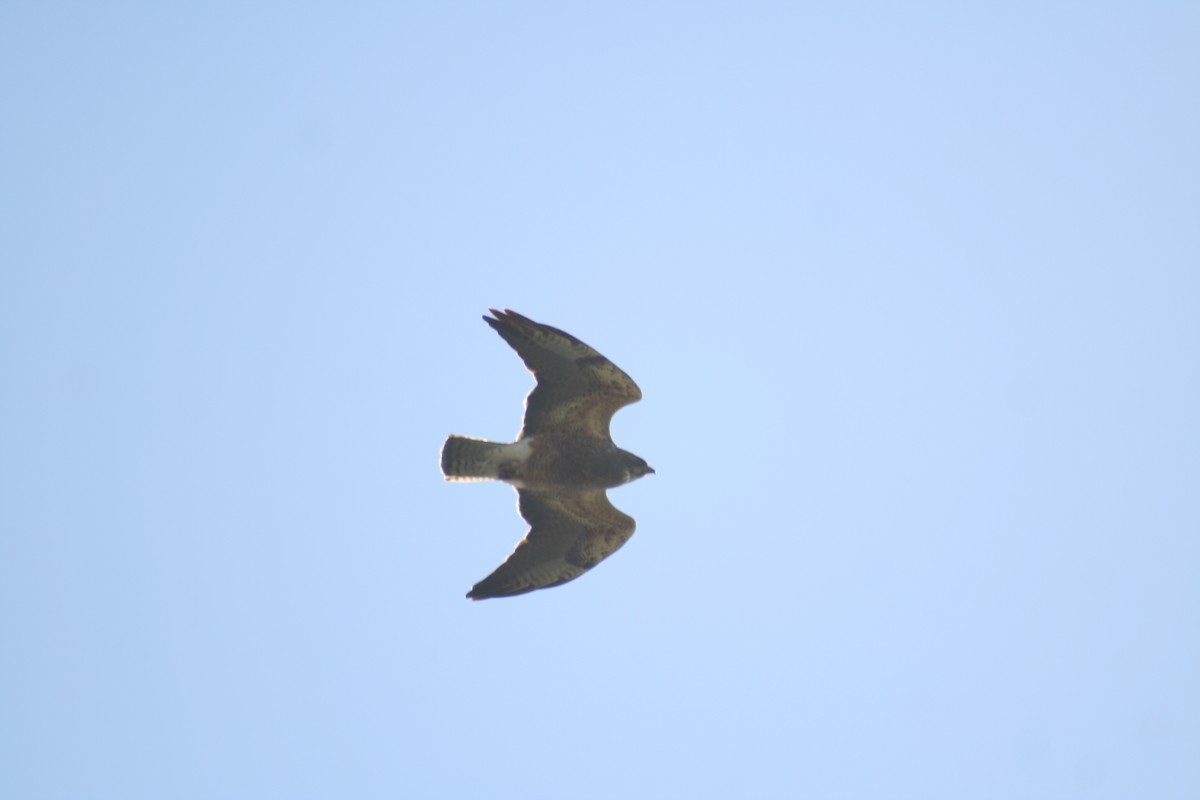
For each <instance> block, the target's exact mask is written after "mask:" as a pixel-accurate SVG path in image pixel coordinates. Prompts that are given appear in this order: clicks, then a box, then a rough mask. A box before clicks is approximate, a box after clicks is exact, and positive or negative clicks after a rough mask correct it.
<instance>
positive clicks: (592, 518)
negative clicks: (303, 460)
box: [442, 309, 654, 600]
mask: <svg viewBox="0 0 1200 800" xmlns="http://www.w3.org/2000/svg"><path fill="white" fill-rule="evenodd" d="M492 314H493V315H494V317H495V318H494V319H493V318H492V317H484V320H485V321H487V323H488V324H489V325H491V326H492V327H493V328H494V329H495V330H496V331H497V332H498V333H499V334H500V335H501V336H502V337H503V338H504V339H505V341H507V342H508V343H509V344H510V345H511V346H512V347H513V349H514V350H516V351H517V354H518V355H520V356H521V359H522V360H523V361H524V362H525V365H526V366H527V367H529V370H530V371H531V372H533V373H534V375H535V377H536V378H537V386H535V387H534V389H533V391H531V392H530V393H529V396H528V398H526V401H525V420H524V424H523V426H522V428H521V432H520V434H519V435H518V436H517V441H516V442H513V443H503V442H490V441H485V440H482V439H472V438H468V437H465V436H450V437H449V438H448V439H447V440H446V443H445V445H443V447H442V473H443V475H445V477H446V480H449V481H470V480H489V479H494V480H501V481H504V482H506V483H509V484H511V485H512V486H514V487H516V488H517V494H518V497H519V508H520V511H521V516H523V517H525V519H526V520H527V521H528V522H529V524H530V530H529V533H528V534H527V535H526V537H525V539H524V540H523V541H522V542H521V543H520V544H518V545H517V549H516V550H514V551H513V553H512V555H510V556H509V558H508V559H507V560H506V561H505V562H504V563H503V564H501V565H500V566H499V567H498V568H497V569H496V570H495V571H494V572H493V573H492V574H491V575H489V576H488V577H487V578H484V579H483V580H482V581H480V582H479V583H478V584H476V585H475V587H474V588H473V589H472V590H471V592H470V593H469V594H468V595H467V596H468V597H470V598H472V599H476V600H478V599H484V598H488V597H504V596H508V595H514V594H523V593H525V592H529V591H533V590H534V589H542V588H546V587H549V586H557V585H558V584H561V583H565V582H567V581H569V580H572V579H574V578H576V577H578V576H579V575H582V574H583V573H584V572H586V571H587V570H588V569H590V568H591V567H593V566H595V565H596V564H597V563H599V562H600V561H601V560H603V559H604V558H606V557H607V556H608V555H610V554H611V553H613V552H614V551H616V550H617V548H619V547H620V546H621V545H622V544H624V543H625V542H626V541H627V540H628V539H629V537H630V536H632V535H633V531H634V521H633V518H632V517H630V516H628V515H626V514H623V513H622V512H620V511H618V510H617V509H616V508H615V507H613V505H612V504H611V503H609V501H608V497H607V495H606V493H605V490H606V489H610V488H613V487H615V486H620V485H621V484H624V483H628V482H629V481H631V480H635V479H637V478H640V477H642V476H643V475H647V474H651V473H653V472H654V470H652V469H650V467H649V465H648V464H646V462H645V461H644V460H643V459H641V458H639V457H638V456H636V455H634V454H633V453H630V452H628V451H626V450H622V449H621V448H619V447H617V446H616V445H615V444H614V443H613V441H612V438H611V436H610V435H609V421H610V420H611V419H612V415H613V414H614V413H615V412H616V411H617V409H619V408H621V407H622V406H624V405H627V404H629V403H633V402H636V401H637V400H639V399H641V396H642V393H641V390H640V389H638V387H637V384H635V383H634V382H633V381H632V380H631V379H630V378H629V376H628V375H626V374H625V373H624V372H622V371H621V370H620V369H618V368H617V366H616V365H615V364H613V363H612V362H611V361H609V360H608V359H607V358H605V357H604V356H602V355H600V354H599V353H598V352H596V351H595V350H593V349H592V348H591V347H588V346H587V345H586V344H584V343H583V342H581V341H579V340H578V339H576V338H575V337H573V336H571V335H570V334H568V333H565V332H564V331H560V330H558V329H557V328H552V327H550V326H549V325H541V324H539V323H536V322H534V321H533V320H531V319H528V318H527V317H523V316H521V315H520V314H517V313H516V312H513V311H504V312H499V311H496V310H494V309H492Z"/></svg>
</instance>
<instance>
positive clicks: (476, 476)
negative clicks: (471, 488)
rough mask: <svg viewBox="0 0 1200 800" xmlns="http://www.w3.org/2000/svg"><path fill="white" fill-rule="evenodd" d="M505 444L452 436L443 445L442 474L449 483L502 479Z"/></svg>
mask: <svg viewBox="0 0 1200 800" xmlns="http://www.w3.org/2000/svg"><path fill="white" fill-rule="evenodd" d="M505 447H507V445H505V444H501V443H500V442H489V441H487V440H485V439H472V438H470V437H467V436H453V435H452V436H451V437H450V438H449V439H447V440H446V443H445V444H444V445H442V474H443V475H445V476H446V480H448V481H484V480H488V479H489V478H499V477H500V461H501V455H502V454H503V452H504V448H505Z"/></svg>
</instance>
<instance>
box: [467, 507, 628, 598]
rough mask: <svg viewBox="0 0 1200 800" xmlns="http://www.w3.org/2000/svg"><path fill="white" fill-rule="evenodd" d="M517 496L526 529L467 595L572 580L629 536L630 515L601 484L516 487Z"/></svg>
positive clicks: (508, 591) (503, 592)
mask: <svg viewBox="0 0 1200 800" xmlns="http://www.w3.org/2000/svg"><path fill="white" fill-rule="evenodd" d="M517 495H518V497H519V501H518V502H519V506H520V509H521V516H522V517H524V518H525V519H526V521H527V522H529V533H527V534H526V535H525V538H524V539H523V540H521V543H520V544H518V545H517V548H516V549H515V550H513V551H512V554H511V555H509V557H508V558H507V559H505V561H504V563H503V564H501V565H500V566H499V567H497V568H496V569H495V571H493V572H492V574H491V575H488V576H487V577H486V578H484V579H483V580H481V581H480V582H479V583H477V584H475V586H474V587H473V588H472V589H471V591H470V592H468V593H467V597H469V598H471V599H472V600H485V599H487V598H489V597H510V596H512V595H516V594H524V593H525V592H532V591H533V590H534V589H545V588H548V587H550V586H558V585H559V584H562V583H566V582H567V581H570V580H574V579H575V578H578V577H579V576H580V575H582V574H583V573H585V572H587V571H588V570H589V569H591V568H592V567H594V566H596V565H597V564H599V563H600V562H601V561H603V560H604V559H606V558H608V557H609V556H610V555H612V554H613V553H615V552H616V551H617V550H618V549H619V548H620V547H621V545H623V544H625V542H626V541H628V540H629V537H630V536H632V535H633V529H634V527H635V526H634V521H633V517H631V516H629V515H628V514H624V513H622V512H621V511H619V510H617V508H616V507H614V506H613V504H612V503H610V502H609V501H608V496H607V495H606V494H605V493H604V490H602V489H600V490H597V491H594V492H542V491H534V490H532V489H518V490H517Z"/></svg>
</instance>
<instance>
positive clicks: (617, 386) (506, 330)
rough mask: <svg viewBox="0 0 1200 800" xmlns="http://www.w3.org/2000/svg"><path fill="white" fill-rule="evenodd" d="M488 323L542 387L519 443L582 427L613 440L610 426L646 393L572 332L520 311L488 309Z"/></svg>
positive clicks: (529, 405) (528, 407)
mask: <svg viewBox="0 0 1200 800" xmlns="http://www.w3.org/2000/svg"><path fill="white" fill-rule="evenodd" d="M488 310H489V311H491V312H492V314H493V315H494V316H495V319H493V318H492V317H484V318H483V319H484V321H485V322H487V324H488V325H491V326H492V327H493V328H495V329H496V332H497V333H499V334H500V335H501V336H502V337H504V341H506V342H508V343H509V345H511V346H512V348H513V349H514V350H516V351H517V355H519V356H520V357H521V360H522V361H524V362H525V366H527V367H529V371H530V372H532V373H533V374H534V377H535V378H537V386H535V387H533V391H531V392H530V393H529V396H528V397H526V398H525V425H524V427H523V428H522V429H521V433H520V435H519V436H518V437H517V438H518V439H521V438H524V437H526V436H532V435H534V434H537V433H544V432H546V431H550V430H556V429H559V430H561V429H583V430H584V431H586V432H587V433H589V434H591V435H592V436H598V437H604V438H608V435H609V434H608V424H609V422H610V421H612V416H613V414H615V413H616V411H617V409H619V408H621V407H622V406H626V405H629V404H630V403H634V402H637V401H638V400H641V399H642V390H641V389H639V388H638V386H637V384H636V383H634V382H633V379H632V378H630V377H629V376H628V375H626V374H625V373H624V372H622V371H621V370H620V369H619V368H618V367H617V365H616V364H614V363H612V362H611V361H609V360H608V359H607V358H605V357H604V356H602V355H600V354H599V353H597V352H596V351H595V350H593V349H592V348H591V347H588V346H587V345H586V344H584V343H583V342H581V341H579V340H578V339H576V338H575V337H574V336H572V335H571V334H569V333H566V332H564V331H560V330H559V329H558V328H551V327H550V326H549V325H542V324H541V323H538V322H534V321H533V320H531V319H529V318H528V317H523V316H521V315H520V314H518V313H517V312H515V311H497V310H496V309H494V308H492V309H488Z"/></svg>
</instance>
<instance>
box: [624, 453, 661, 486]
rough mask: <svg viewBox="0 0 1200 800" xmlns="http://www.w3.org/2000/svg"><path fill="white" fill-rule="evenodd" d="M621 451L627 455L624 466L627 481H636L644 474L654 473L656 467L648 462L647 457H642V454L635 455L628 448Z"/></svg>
mask: <svg viewBox="0 0 1200 800" xmlns="http://www.w3.org/2000/svg"><path fill="white" fill-rule="evenodd" d="M621 453H622V454H623V455H624V456H625V463H624V465H623V466H624V469H625V482H626V483H629V482H630V481H635V480H637V479H638V478H640V477H642V476H643V475H653V474H654V468H653V467H651V466H650V465H649V464H647V463H646V459H644V458H642V457H641V456H635V455H634V454H633V453H630V452H628V451H626V450H622V451H621Z"/></svg>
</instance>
